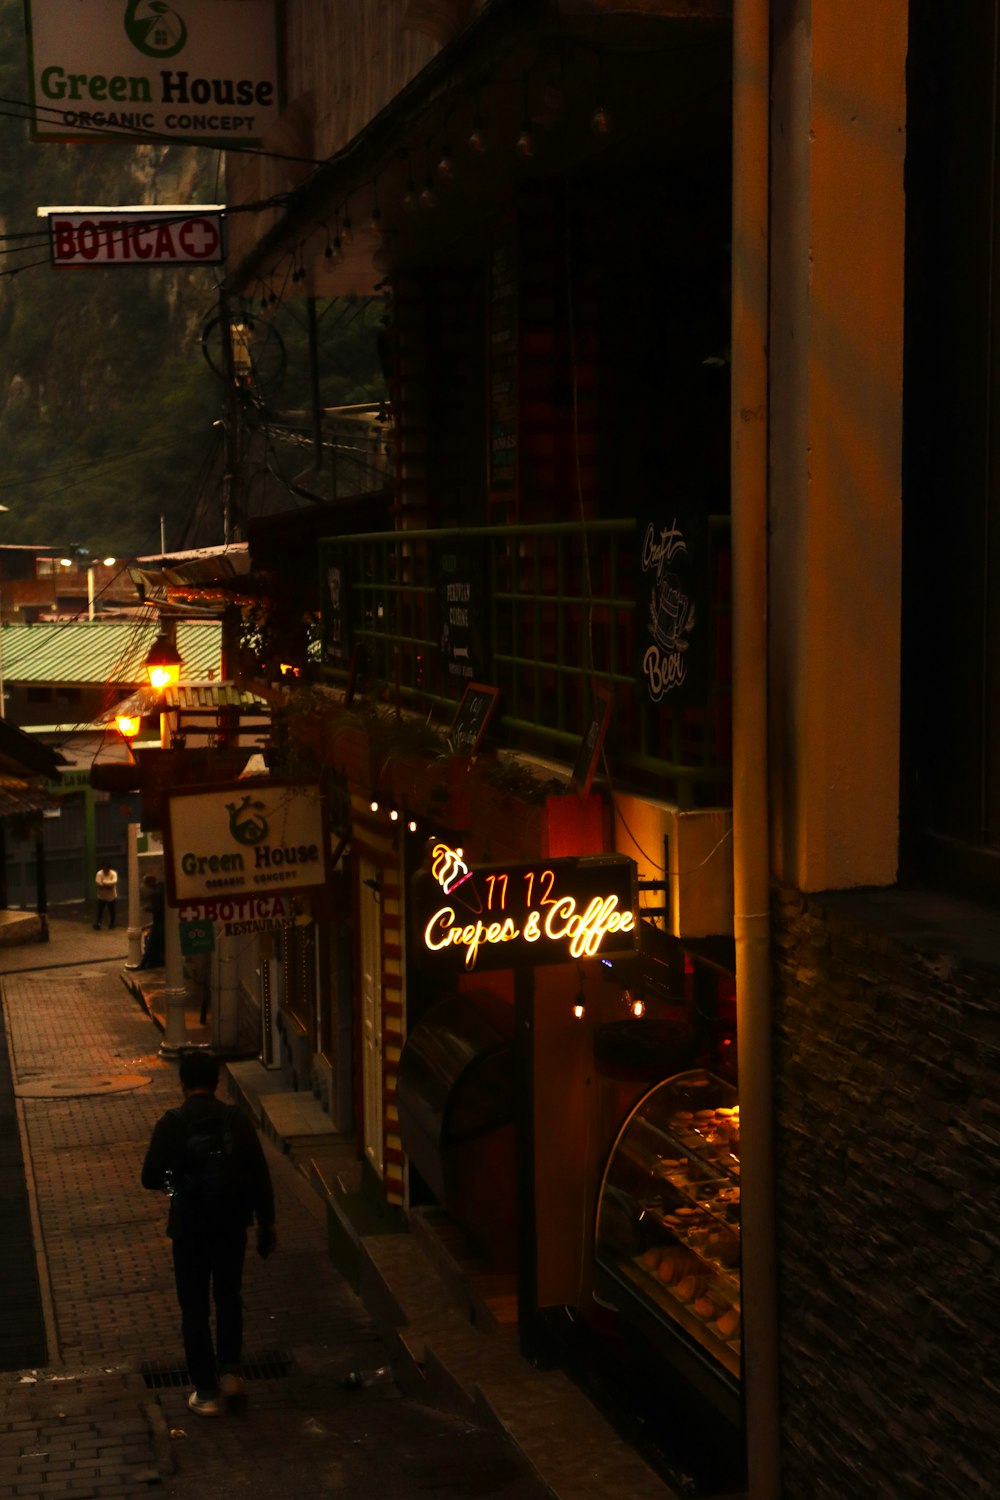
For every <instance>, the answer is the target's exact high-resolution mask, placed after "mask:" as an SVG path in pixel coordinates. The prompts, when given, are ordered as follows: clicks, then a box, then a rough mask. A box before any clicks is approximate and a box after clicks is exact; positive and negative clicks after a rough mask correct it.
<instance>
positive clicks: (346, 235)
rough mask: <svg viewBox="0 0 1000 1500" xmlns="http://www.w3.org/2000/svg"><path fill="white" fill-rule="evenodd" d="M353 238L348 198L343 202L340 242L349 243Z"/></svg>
mask: <svg viewBox="0 0 1000 1500" xmlns="http://www.w3.org/2000/svg"><path fill="white" fill-rule="evenodd" d="M353 238H354V226H353V224H352V223H351V204H350V199H348V201H347V202H346V203H345V204H344V218H343V221H342V223H341V226H340V242H341V244H343V245H349V244H350V243H351V241H352V240H353Z"/></svg>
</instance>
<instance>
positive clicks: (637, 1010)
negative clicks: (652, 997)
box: [632, 1000, 646, 1021]
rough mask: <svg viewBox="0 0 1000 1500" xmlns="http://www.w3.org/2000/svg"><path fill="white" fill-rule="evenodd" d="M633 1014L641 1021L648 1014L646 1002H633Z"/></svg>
mask: <svg viewBox="0 0 1000 1500" xmlns="http://www.w3.org/2000/svg"><path fill="white" fill-rule="evenodd" d="M632 1014H633V1015H634V1016H635V1018H636V1020H637V1021H638V1020H641V1018H642V1017H643V1016H644V1015H645V1014H646V1002H645V1000H633V1001H632Z"/></svg>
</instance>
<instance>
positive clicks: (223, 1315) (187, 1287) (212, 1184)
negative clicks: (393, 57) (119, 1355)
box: [142, 1052, 278, 1417]
mask: <svg viewBox="0 0 1000 1500" xmlns="http://www.w3.org/2000/svg"><path fill="white" fill-rule="evenodd" d="M180 1081H181V1087H182V1088H183V1090H184V1103H183V1104H182V1105H181V1107H180V1108H179V1109H170V1110H168V1111H167V1113H166V1114H165V1115H161V1117H160V1119H159V1120H158V1121H157V1122H156V1125H155V1126H154V1127H153V1135H152V1139H151V1140H150V1143H149V1150H148V1151H147V1152H146V1159H145V1161H144V1162H143V1165H142V1185H143V1187H144V1188H150V1189H151V1190H152V1191H153V1192H162V1191H164V1190H166V1191H167V1192H168V1193H170V1194H171V1198H170V1212H169V1215H168V1218H167V1234H168V1235H169V1236H170V1238H171V1240H172V1241H173V1258H174V1279H175V1281H176V1285H177V1300H178V1303H179V1304H180V1309H181V1329H182V1333H183V1336H184V1353H185V1356H186V1358H187V1367H188V1374H189V1375H190V1376H191V1379H192V1381H193V1382H194V1390H193V1391H192V1392H191V1394H190V1396H189V1397H188V1406H189V1407H190V1408H191V1410H192V1411H193V1412H196V1413H197V1415H198V1416H200V1417H218V1416H221V1415H222V1413H223V1409H224V1407H223V1397H235V1396H241V1395H242V1394H243V1393H244V1389H245V1387H244V1383H243V1378H242V1375H241V1373H240V1361H241V1357H242V1352H243V1297H242V1279H243V1261H244V1257H245V1255H246V1247H247V1228H248V1226H249V1225H250V1224H251V1223H253V1222H254V1221H256V1224H257V1250H258V1253H259V1254H260V1255H262V1256H268V1255H270V1253H271V1251H272V1250H274V1249H275V1247H276V1246H277V1243H278V1240H277V1234H276V1232H275V1228H274V1189H273V1188H272V1185H271V1174H270V1172H269V1171H268V1166H267V1162H266V1160H265V1158H264V1152H263V1149H262V1147H261V1144H260V1140H259V1138H258V1136H257V1131H256V1129H255V1128H254V1126H253V1125H252V1123H251V1122H250V1120H249V1119H248V1118H247V1116H246V1115H245V1114H244V1113H243V1112H242V1110H241V1109H240V1108H239V1106H238V1105H228V1104H223V1103H222V1101H221V1100H220V1099H217V1098H216V1097H215V1091H216V1089H217V1088H218V1085H219V1062H218V1059H217V1058H215V1057H213V1056H211V1054H210V1053H207V1052H190V1053H186V1054H185V1055H184V1056H183V1057H182V1058H181V1064H180ZM210 1295H211V1298H212V1299H214V1301H215V1344H214V1346H213V1343H212V1328H211V1323H210V1317H209V1311H210Z"/></svg>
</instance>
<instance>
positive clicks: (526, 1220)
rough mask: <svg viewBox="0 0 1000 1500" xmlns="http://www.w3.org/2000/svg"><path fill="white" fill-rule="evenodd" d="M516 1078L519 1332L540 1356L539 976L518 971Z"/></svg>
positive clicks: (525, 1350) (529, 1351)
mask: <svg viewBox="0 0 1000 1500" xmlns="http://www.w3.org/2000/svg"><path fill="white" fill-rule="evenodd" d="M514 1076H515V1079H516V1087H517V1104H516V1111H517V1115H516V1127H515V1128H516V1145H515V1154H516V1159H517V1187H516V1196H517V1331H518V1340H519V1344H520V1349H521V1353H522V1354H523V1355H524V1357H525V1359H529V1360H534V1359H536V1358H537V1356H538V1354H539V1352H540V1351H539V1333H540V1330H539V1320H538V1209H537V1204H536V1201H535V971H534V970H533V969H532V968H530V967H529V966H528V965H527V964H519V965H517V966H516V967H515V969H514Z"/></svg>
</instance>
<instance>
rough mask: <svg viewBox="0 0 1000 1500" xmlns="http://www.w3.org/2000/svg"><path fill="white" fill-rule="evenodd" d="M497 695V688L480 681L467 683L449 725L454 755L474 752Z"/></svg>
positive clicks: (491, 712)
mask: <svg viewBox="0 0 1000 1500" xmlns="http://www.w3.org/2000/svg"><path fill="white" fill-rule="evenodd" d="M499 697H500V689H499V688H495V687H486V686H484V685H483V683H481V682H470V683H469V685H468V687H467V688H466V689H465V692H464V693H463V694H462V701H461V703H460V704H459V705H458V712H457V713H456V715H455V717H454V719H453V720H452V725H451V743H452V746H453V748H454V751H455V754H456V755H475V754H476V752H477V751H478V749H479V746H480V743H481V742H482V738H483V735H484V734H485V733H486V726H487V724H488V723H489V722H490V719H491V718H492V716H493V710H494V709H495V708H496V706H497V699H498V698H499Z"/></svg>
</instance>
